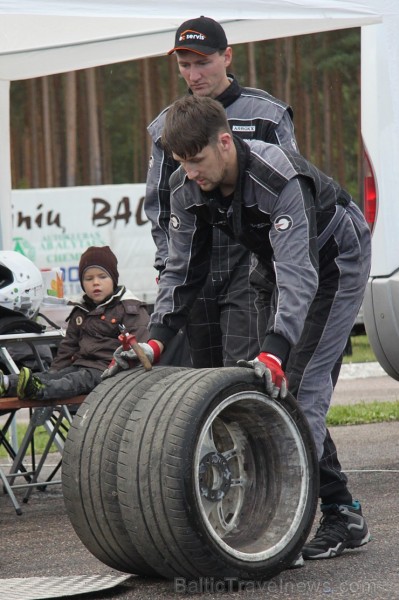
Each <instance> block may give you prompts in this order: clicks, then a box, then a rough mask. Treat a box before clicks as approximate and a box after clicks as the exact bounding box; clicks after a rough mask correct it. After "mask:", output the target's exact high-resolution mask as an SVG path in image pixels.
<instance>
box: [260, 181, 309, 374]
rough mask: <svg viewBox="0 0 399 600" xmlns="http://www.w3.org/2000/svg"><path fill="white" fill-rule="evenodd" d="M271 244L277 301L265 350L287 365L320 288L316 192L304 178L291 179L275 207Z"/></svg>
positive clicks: (263, 346)
mask: <svg viewBox="0 0 399 600" xmlns="http://www.w3.org/2000/svg"><path fill="white" fill-rule="evenodd" d="M270 218H271V221H272V223H273V225H272V227H271V230H270V243H271V245H272V249H273V266H274V271H275V275H276V290H277V302H276V311H275V314H274V319H273V321H272V323H269V327H268V330H267V331H266V332H265V338H264V341H263V343H262V344H261V351H262V352H268V353H270V354H274V355H275V356H278V357H279V358H280V359H281V360H282V361H283V365H284V364H285V362H286V360H287V359H288V355H289V351H290V349H291V347H292V346H294V345H295V344H296V343H297V342H298V341H299V338H300V336H301V333H302V330H303V327H304V325H305V320H306V317H307V314H308V311H309V308H310V305H311V303H312V302H313V299H314V297H315V295H316V292H317V289H318V285H319V273H318V268H319V258H318V257H319V253H318V248H317V227H316V214H315V207H314V200H313V193H312V191H311V188H310V186H309V184H307V183H306V181H305V180H303V179H302V178H300V177H296V178H295V179H292V180H290V181H289V182H288V183H287V185H286V186H285V187H284V189H283V191H282V192H281V193H280V195H279V198H278V200H277V201H276V203H275V206H274V207H273V208H272V211H271V215H270Z"/></svg>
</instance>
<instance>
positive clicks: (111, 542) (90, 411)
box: [62, 367, 181, 576]
mask: <svg viewBox="0 0 399 600" xmlns="http://www.w3.org/2000/svg"><path fill="white" fill-rule="evenodd" d="M180 370H181V369H179V368H177V367H154V368H153V369H152V370H151V371H144V369H142V368H141V367H138V368H136V369H132V370H129V371H123V372H121V373H119V374H118V375H116V376H114V377H111V378H109V379H105V380H104V381H103V382H101V383H100V385H98V386H97V387H96V388H95V389H94V390H93V391H92V392H91V393H90V394H89V395H88V396H87V398H86V399H85V401H84V402H83V404H82V405H81V406H80V407H79V410H78V411H77V413H76V416H75V417H74V419H73V421H72V424H71V427H70V430H69V432H68V436H67V439H66V442H65V447H64V451H63V462H62V487H63V495H64V500H65V506H66V510H67V513H68V515H69V519H70V521H71V523H72V525H73V527H74V529H75V531H76V533H77V535H78V536H79V538H80V540H81V541H82V542H83V544H84V545H85V546H86V548H87V549H88V550H89V551H90V552H91V553H92V554H93V555H94V556H95V557H96V558H98V559H99V560H100V561H102V562H103V563H105V564H107V565H108V566H110V567H112V568H114V569H117V570H120V571H124V572H128V573H135V574H137V575H141V576H154V575H155V574H156V572H155V571H154V570H153V569H152V568H151V566H149V565H148V564H147V563H146V562H145V561H144V560H143V558H142V557H141V556H140V554H139V553H138V552H137V550H136V548H135V546H134V544H133V543H132V541H131V539H130V537H129V535H128V534H127V532H126V529H125V526H124V523H123V520H122V517H121V512H120V508H119V502H118V496H117V486H116V468H117V457H118V451H119V444H120V440H121V437H122V433H123V431H124V428H125V424H126V421H127V419H128V418H129V415H130V413H131V411H132V410H133V408H134V406H135V404H136V402H137V401H138V400H139V399H140V398H141V396H142V395H143V394H144V393H145V391H146V390H147V389H148V388H149V387H151V385H152V383H155V382H157V381H159V380H160V379H162V378H164V377H165V376H166V375H169V374H170V373H172V372H173V373H176V372H177V371H180Z"/></svg>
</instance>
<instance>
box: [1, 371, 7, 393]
mask: <svg viewBox="0 0 399 600" xmlns="http://www.w3.org/2000/svg"><path fill="white" fill-rule="evenodd" d="M7 390H8V386H7V385H6V382H5V381H4V373H3V371H1V370H0V398H3V397H4V396H5V395H6V393H7Z"/></svg>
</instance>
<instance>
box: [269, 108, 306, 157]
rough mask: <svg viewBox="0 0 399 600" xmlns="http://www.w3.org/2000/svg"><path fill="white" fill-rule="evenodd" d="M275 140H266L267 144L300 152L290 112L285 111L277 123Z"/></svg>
mask: <svg viewBox="0 0 399 600" xmlns="http://www.w3.org/2000/svg"><path fill="white" fill-rule="evenodd" d="M274 135H275V136H276V139H275V140H265V141H266V142H269V143H273V144H278V145H279V146H283V148H287V149H288V150H294V151H295V152H299V149H298V143H297V141H296V137H295V131H294V124H293V122H292V118H291V116H290V114H289V112H288V110H286V111H284V113H283V116H282V118H281V120H280V121H279V122H278V123H277V125H276V127H275V129H274Z"/></svg>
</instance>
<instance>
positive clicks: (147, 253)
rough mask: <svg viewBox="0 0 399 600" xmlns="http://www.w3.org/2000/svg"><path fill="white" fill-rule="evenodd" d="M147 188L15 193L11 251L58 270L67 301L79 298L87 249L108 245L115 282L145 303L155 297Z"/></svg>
mask: <svg viewBox="0 0 399 600" xmlns="http://www.w3.org/2000/svg"><path fill="white" fill-rule="evenodd" d="M144 193H145V185H144V184H124V185H101V186H81V187H68V188H48V189H29V190H13V192H12V218H13V248H12V249H13V250H16V251H18V252H21V253H22V254H24V255H25V256H27V257H28V258H30V259H31V260H32V261H33V262H34V263H35V265H36V266H37V267H38V268H39V269H46V268H56V267H58V268H60V269H61V270H62V273H63V276H64V294H65V296H66V297H67V298H72V297H76V296H80V295H81V293H82V289H81V287H80V283H79V276H78V264H79V259H80V256H81V254H82V253H83V252H84V251H85V250H86V248H88V247H89V246H104V245H107V246H110V247H111V249H112V250H113V252H114V253H115V254H116V256H117V258H118V269H119V282H120V283H121V284H124V285H126V287H128V288H129V289H130V290H131V291H132V292H133V293H135V294H136V295H137V296H139V297H140V298H142V299H143V300H145V301H146V302H148V303H153V302H154V300H155V296H156V283H155V277H156V271H155V269H154V268H153V263H154V257H155V244H154V242H153V239H152V236H151V225H150V223H149V221H147V219H146V216H145V214H144V210H143V201H144Z"/></svg>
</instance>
